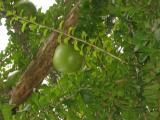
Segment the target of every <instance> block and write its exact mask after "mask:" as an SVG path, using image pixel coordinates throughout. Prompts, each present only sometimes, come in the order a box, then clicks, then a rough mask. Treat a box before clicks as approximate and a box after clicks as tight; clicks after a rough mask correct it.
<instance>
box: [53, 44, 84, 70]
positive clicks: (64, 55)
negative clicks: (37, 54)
mask: <svg viewBox="0 0 160 120" xmlns="http://www.w3.org/2000/svg"><path fill="white" fill-rule="evenodd" d="M82 59H83V57H82V56H81V55H80V54H79V52H78V51H76V50H75V49H74V48H73V47H72V46H71V45H68V44H60V45H59V46H57V48H56V50H55V53H54V56H53V66H54V68H55V69H56V70H57V71H59V72H63V73H70V72H76V71H78V70H80V68H81V66H82Z"/></svg>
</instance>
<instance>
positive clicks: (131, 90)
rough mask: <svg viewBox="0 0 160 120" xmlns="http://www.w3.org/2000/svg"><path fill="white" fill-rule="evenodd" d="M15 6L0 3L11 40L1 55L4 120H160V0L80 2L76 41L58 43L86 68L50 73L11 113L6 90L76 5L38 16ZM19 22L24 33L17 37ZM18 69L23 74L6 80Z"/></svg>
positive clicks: (8, 0) (59, 2)
mask: <svg viewBox="0 0 160 120" xmlns="http://www.w3.org/2000/svg"><path fill="white" fill-rule="evenodd" d="M18 1H19V0H5V1H3V0H1V1H0V13H5V14H0V19H2V18H4V17H5V18H7V20H6V26H7V29H8V35H9V36H10V37H9V44H8V46H7V48H6V49H5V50H4V51H1V52H0V120H1V119H2V118H4V120H12V119H13V120H60V119H63V120H159V119H160V54H159V52H160V19H159V18H160V12H159V8H160V1H159V0H82V2H81V5H80V8H79V9H80V12H78V23H77V26H76V27H75V28H70V30H69V33H68V35H69V36H74V37H76V38H79V39H70V37H66V38H64V37H62V34H61V35H60V37H59V39H58V41H59V42H60V41H62V39H61V38H63V39H64V41H65V42H71V43H72V44H73V46H74V48H75V49H76V50H78V51H79V52H80V54H82V55H83V56H84V63H83V67H82V69H81V70H80V71H79V72H76V73H70V74H63V73H58V72H56V71H54V70H53V71H52V72H51V73H50V74H49V75H48V76H47V77H46V78H45V81H47V84H42V85H41V86H40V89H39V90H37V91H35V92H34V93H33V94H32V96H31V97H30V98H29V99H28V100H27V101H26V102H25V103H24V104H22V105H20V107H19V110H18V112H17V114H15V115H12V114H11V109H12V106H11V105H9V95H8V93H9V91H10V90H11V88H12V87H14V85H15V83H16V82H17V81H18V79H19V76H20V75H21V74H22V73H23V71H24V70H25V69H26V67H27V66H28V64H29V63H30V61H31V60H32V59H33V58H34V56H35V55H36V53H37V51H38V49H39V48H40V47H41V46H42V45H43V43H44V42H46V40H47V38H48V36H49V34H50V33H51V32H52V29H57V28H60V27H59V26H60V24H62V23H63V21H64V19H65V17H66V15H67V13H68V12H69V11H70V10H71V8H72V6H73V5H74V3H76V2H77V1H76V0H70V1H69V2H68V3H67V4H65V3H64V2H63V0H56V4H53V5H52V6H51V7H50V8H49V9H48V10H47V12H46V13H42V12H41V9H38V11H37V14H36V16H32V17H24V16H22V15H17V14H16V12H15V8H14V4H16V3H17V2H18ZM17 23H18V24H19V26H20V32H21V33H20V34H17V33H16V32H15V31H14V24H17ZM22 35H23V37H24V38H25V39H22V37H20V36H22ZM80 40H82V41H80ZM24 46H27V51H26V50H25V49H24ZM15 71H18V75H17V74H16V76H14V77H12V79H9V78H11V77H10V76H13V75H14V74H15ZM13 72H14V74H13ZM2 120H3V119H2Z"/></svg>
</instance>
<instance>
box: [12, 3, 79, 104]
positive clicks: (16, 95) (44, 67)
mask: <svg viewBox="0 0 160 120" xmlns="http://www.w3.org/2000/svg"><path fill="white" fill-rule="evenodd" d="M79 3H80V2H77V4H76V5H75V6H74V8H73V9H72V10H71V11H70V13H69V14H68V15H67V17H66V20H65V22H64V31H65V32H66V31H67V30H68V29H69V28H70V27H72V26H75V24H76V23H77V10H78V6H79ZM58 35H59V34H58V33H57V32H55V31H53V32H52V33H51V35H50V37H49V38H48V40H47V41H46V42H45V43H44V45H43V46H42V47H41V48H40V49H39V51H38V53H37V55H36V57H35V58H34V59H33V60H32V61H31V63H30V64H29V65H28V67H27V69H26V70H25V72H24V73H23V74H22V76H21V77H20V82H19V83H17V85H16V87H15V88H14V89H13V90H12V91H11V103H12V104H14V105H16V106H17V105H19V104H21V103H23V102H25V100H27V98H28V97H29V96H30V95H31V94H32V92H33V89H34V88H37V87H38V86H39V85H40V84H41V83H42V81H43V79H44V78H45V77H46V76H47V75H48V73H49V72H50V70H51V67H52V57H53V55H54V51H55V48H56V43H57V41H56V40H57V38H58Z"/></svg>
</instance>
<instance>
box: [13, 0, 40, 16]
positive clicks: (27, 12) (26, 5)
mask: <svg viewBox="0 0 160 120" xmlns="http://www.w3.org/2000/svg"><path fill="white" fill-rule="evenodd" d="M15 8H16V11H17V13H18V14H20V13H21V12H22V15H23V16H35V15H36V12H37V10H36V7H35V6H34V4H33V3H32V2H30V1H28V0H21V1H20V2H18V3H17V4H16V5H15Z"/></svg>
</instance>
